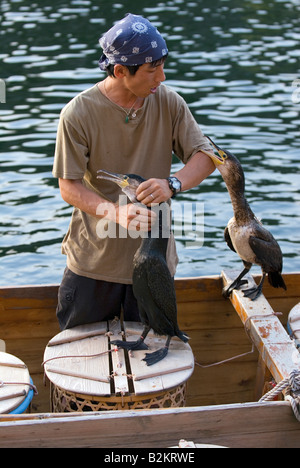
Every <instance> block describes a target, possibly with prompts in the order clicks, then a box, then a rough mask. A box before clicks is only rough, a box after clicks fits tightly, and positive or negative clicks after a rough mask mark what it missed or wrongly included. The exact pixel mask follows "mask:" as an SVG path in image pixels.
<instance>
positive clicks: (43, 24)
mask: <svg viewBox="0 0 300 468" xmlns="http://www.w3.org/2000/svg"><path fill="white" fill-rule="evenodd" d="M151 3H152V6H149V2H148V1H145V0H139V2H137V1H132V0H123V1H122V0H121V1H119V2H118V3H113V2H110V1H99V0H98V1H96V0H73V1H72V0H71V1H63V0H56V1H52V2H44V1H43V2H42V1H40V0H36V1H35V2H34V3H32V4H29V2H27V1H22V0H12V1H8V0H7V1H5V0H3V1H2V2H1V4H0V5H1V13H0V19H1V31H0V43H1V48H0V60H1V68H0V78H2V79H4V80H5V81H6V86H7V99H6V101H7V102H6V104H0V129H1V135H0V142H1V146H0V210H1V211H0V212H1V218H0V256H1V262H0V273H1V281H0V283H1V284H3V285H6V284H29V283H31V284H32V283H49V282H59V281H60V278H61V275H62V271H63V269H64V265H65V258H64V257H63V256H62V255H61V254H60V244H61V240H62V238H63V236H64V233H65V232H66V229H67V226H68V222H69V218H70V214H71V208H70V207H69V206H66V204H65V203H64V202H63V201H62V199H61V197H60V194H59V191H58V188H57V181H56V180H54V179H53V178H52V175H51V170H52V162H53V153H54V145H55V137H56V128H57V122H58V118H59V113H60V110H61V109H62V107H63V106H64V105H65V104H66V103H67V102H68V101H69V100H70V99H71V98H72V97H73V96H74V95H75V94H77V93H79V92H80V91H82V90H84V89H86V88H88V87H90V86H92V85H93V84H94V83H96V82H97V81H99V79H101V78H102V77H103V76H104V75H102V74H101V73H100V71H99V69H98V67H97V62H98V58H99V55H100V53H101V51H100V47H99V45H98V38H99V37H100V36H101V34H102V33H103V32H105V31H106V30H107V29H108V28H109V27H110V26H111V25H112V23H113V22H114V21H116V20H118V19H120V18H121V17H123V16H124V14H125V13H127V12H128V11H132V12H135V13H138V14H143V15H144V16H147V17H148V18H149V19H150V20H151V21H153V22H154V23H155V24H156V25H157V26H158V27H159V29H160V31H161V32H162V33H163V34H164V36H165V38H166V40H167V41H168V46H169V49H170V57H169V60H168V62H167V65H166V74H167V84H168V85H169V86H171V87H172V88H174V89H175V90H176V91H178V92H179V93H180V94H181V95H182V96H183V97H184V98H185V99H186V101H187V102H188V104H189V105H190V108H191V110H192V112H193V114H194V116H195V118H196V119H197V121H198V123H199V124H200V125H201V127H202V128H203V129H204V131H205V132H206V133H207V134H209V135H210V136H211V137H212V138H213V139H215V140H216V141H217V142H218V144H219V145H220V146H224V147H226V148H228V149H230V150H231V151H233V152H234V153H235V154H236V155H237V156H238V157H239V158H240V160H241V161H242V164H243V167H244V170H245V174H246V180H247V197H248V199H249V201H250V203H251V206H252V208H253V210H254V211H255V213H256V215H257V216H258V217H260V218H261V219H262V220H263V222H264V224H265V225H266V227H268V228H269V229H270V230H271V231H272V233H273V234H274V235H275V237H276V238H277V239H278V241H279V242H280V245H281V247H282V250H283V253H284V270H285V271H296V270H297V271H299V270H300V260H299V254H300V230H299V225H300V222H299V221H300V210H299V203H300V196H299V166H300V162H299V154H300V150H299V148H300V126H299V124H300V116H299V110H300V103H299V100H297V99H295V98H294V99H293V93H294V96H295V86H296V87H297V86H299V84H300V82H298V81H297V79H299V78H300V66H299V56H300V47H299V40H300V26H299V13H300V3H299V0H277V1H275V0H273V1H270V0H268V1H267V0H252V1H250V0H246V1H243V2H240V1H237V0H222V1H220V2H214V3H212V2H211V1H207V0H198V1H188V2H187V1H185V0H170V1H161V2H151ZM296 91H297V90H296ZM176 167H178V163H176V162H175V161H174V169H175V168H176ZM183 201H184V202H189V203H190V204H191V205H192V204H193V203H194V204H195V202H203V203H204V208H205V232H204V233H205V237H204V245H203V246H202V247H200V246H199V245H195V248H194V249H187V248H186V241H187V240H189V239H192V238H193V234H194V233H193V232H191V231H192V226H190V224H191V223H190V224H188V223H187V224H185V225H184V229H183V232H182V234H181V235H180V232H178V229H177V231H176V232H177V245H178V250H179V257H180V265H179V268H178V273H177V274H178V276H195V275H206V274H218V273H219V272H220V271H221V270H222V269H223V268H228V267H230V268H240V267H241V264H240V261H239V260H238V258H237V257H236V256H235V255H234V254H233V253H232V252H231V251H230V250H229V249H227V247H226V246H225V244H224V242H223V229H224V227H225V225H226V223H227V221H228V219H229V218H230V217H231V216H232V209H231V204H230V200H229V197H228V194H227V192H226V191H225V187H224V184H223V182H222V179H221V177H220V175H219V174H218V173H217V172H216V173H215V174H213V175H212V176H211V177H210V178H209V179H207V180H206V181H205V182H204V183H203V184H202V185H201V187H198V188H195V189H193V190H191V191H190V192H189V193H184V194H181V196H180V197H178V200H177V201H176V202H175V204H174V212H175V213H178V212H179V210H180V205H179V204H180V202H183ZM197 206H198V205H197ZM198 214H199V213H198ZM196 215H197V213H196V214H195V216H196ZM201 215H202V214H201V213H200V216H201ZM190 221H191V220H190Z"/></svg>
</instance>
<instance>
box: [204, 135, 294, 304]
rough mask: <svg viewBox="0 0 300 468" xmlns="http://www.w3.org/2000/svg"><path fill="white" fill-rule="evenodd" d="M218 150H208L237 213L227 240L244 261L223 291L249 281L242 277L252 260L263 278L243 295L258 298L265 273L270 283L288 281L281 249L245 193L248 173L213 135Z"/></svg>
mask: <svg viewBox="0 0 300 468" xmlns="http://www.w3.org/2000/svg"><path fill="white" fill-rule="evenodd" d="M207 138H208V139H209V141H210V142H211V144H212V145H213V146H214V148H215V149H216V150H217V152H218V156H216V155H215V156H212V155H211V154H210V153H207V154H208V155H209V156H210V157H211V158H212V159H213V161H214V162H215V163H216V166H217V168H218V169H219V171H220V173H221V175H222V177H223V180H224V182H225V184H226V186H227V190H228V192H229V195H230V198H231V202H232V207H233V212H234V217H233V218H232V219H230V221H229V223H228V225H227V227H226V228H225V233H224V235H225V240H226V242H227V244H228V246H229V247H230V249H231V250H233V251H234V252H236V253H237V254H238V255H239V256H240V257H241V259H242V260H243V263H244V266H245V268H244V270H243V271H242V273H241V274H240V275H239V276H238V277H237V278H236V280H235V281H234V282H233V283H232V284H231V285H230V286H228V287H227V288H225V289H224V291H223V295H224V296H225V297H229V295H230V294H231V292H232V291H233V289H238V288H239V287H240V286H242V285H243V284H245V283H247V281H244V280H242V278H243V277H244V276H245V275H246V274H247V273H248V272H249V270H250V268H251V267H252V265H253V264H256V265H259V266H260V267H261V269H262V279H261V282H260V283H259V285H258V286H257V287H254V288H250V289H247V290H245V291H243V292H244V295H245V296H246V297H248V298H250V299H252V300H255V299H256V298H257V297H259V295H260V294H261V292H262V288H263V284H264V280H265V277H266V275H268V280H269V283H270V284H271V286H273V287H274V288H283V289H285V290H286V285H285V283H284V280H283V278H282V276H281V272H282V252H281V249H280V247H279V245H278V243H277V241H276V240H275V239H274V237H273V236H272V234H271V233H270V232H269V231H268V230H267V229H265V228H264V227H263V225H262V223H261V222H260V221H259V220H258V219H257V218H256V216H255V214H254V213H253V211H252V210H251V208H250V206H249V204H248V201H247V199H246V197H245V176H244V171H243V168H242V166H241V164H240V162H239V160H238V159H237V158H236V156H234V155H233V154H232V153H230V152H229V151H225V150H222V149H221V148H220V147H219V146H217V145H216V144H215V143H214V142H213V141H212V140H211V138H209V137H207Z"/></svg>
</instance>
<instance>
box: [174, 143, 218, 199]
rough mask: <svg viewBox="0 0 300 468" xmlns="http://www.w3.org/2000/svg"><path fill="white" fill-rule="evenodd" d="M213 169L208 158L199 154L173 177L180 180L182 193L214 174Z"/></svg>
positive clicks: (212, 164) (213, 166)
mask: <svg viewBox="0 0 300 468" xmlns="http://www.w3.org/2000/svg"><path fill="white" fill-rule="evenodd" d="M212 153H213V151H212ZM215 168H216V167H215V165H214V163H213V162H212V160H211V159H210V157H209V156H207V155H206V154H204V153H202V152H199V153H196V154H195V155H194V156H193V157H192V158H191V159H190V160H189V161H188V163H187V164H186V165H185V166H184V167H183V168H182V169H180V171H178V172H176V174H174V176H175V177H177V178H178V179H179V180H180V182H181V184H182V191H186V190H189V189H191V188H193V187H196V186H197V185H199V184H201V182H203V180H205V179H206V178H207V177H208V176H209V175H210V174H212V173H213V172H214V170H215Z"/></svg>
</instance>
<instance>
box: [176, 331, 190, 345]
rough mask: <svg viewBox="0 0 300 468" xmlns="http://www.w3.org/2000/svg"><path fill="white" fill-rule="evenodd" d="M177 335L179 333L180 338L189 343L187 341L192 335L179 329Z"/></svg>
mask: <svg viewBox="0 0 300 468" xmlns="http://www.w3.org/2000/svg"><path fill="white" fill-rule="evenodd" d="M176 335H177V336H178V338H180V339H181V340H182V341H183V342H184V343H187V342H188V341H189V339H190V337H189V336H188V335H187V334H186V333H184V332H182V331H181V330H178V331H177V333H176Z"/></svg>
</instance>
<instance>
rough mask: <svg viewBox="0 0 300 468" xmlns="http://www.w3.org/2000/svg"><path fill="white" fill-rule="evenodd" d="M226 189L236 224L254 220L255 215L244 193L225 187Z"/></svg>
mask: <svg viewBox="0 0 300 468" xmlns="http://www.w3.org/2000/svg"><path fill="white" fill-rule="evenodd" d="M227 189H228V192H229V195H230V198H231V203H232V208H233V212H234V217H235V219H236V221H237V223H239V222H241V223H244V222H246V221H250V220H252V219H254V218H255V215H254V213H253V211H252V210H251V208H250V205H249V203H248V201H247V199H246V197H245V195H244V193H243V192H240V191H235V190H233V189H232V187H227Z"/></svg>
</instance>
